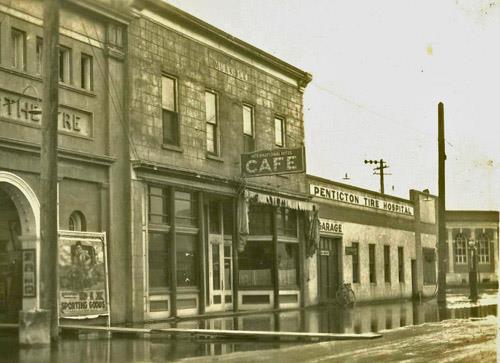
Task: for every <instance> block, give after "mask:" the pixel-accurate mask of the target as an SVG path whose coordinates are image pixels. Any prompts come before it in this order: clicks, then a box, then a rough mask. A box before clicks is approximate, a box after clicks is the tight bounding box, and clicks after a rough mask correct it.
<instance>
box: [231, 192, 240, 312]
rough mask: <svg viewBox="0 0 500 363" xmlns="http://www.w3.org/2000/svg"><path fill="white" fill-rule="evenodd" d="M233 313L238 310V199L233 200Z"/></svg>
mask: <svg viewBox="0 0 500 363" xmlns="http://www.w3.org/2000/svg"><path fill="white" fill-rule="evenodd" d="M233 217H234V218H233V311H235V312H236V311H238V310H239V300H238V299H239V296H238V295H239V281H240V274H239V262H238V244H239V240H240V232H239V229H238V221H239V212H238V197H237V196H236V197H235V198H233Z"/></svg>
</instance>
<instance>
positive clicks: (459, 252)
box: [455, 233, 467, 263]
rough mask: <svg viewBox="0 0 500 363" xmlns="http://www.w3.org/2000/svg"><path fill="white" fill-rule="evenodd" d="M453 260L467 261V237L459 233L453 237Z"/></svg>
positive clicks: (458, 261)
mask: <svg viewBox="0 0 500 363" xmlns="http://www.w3.org/2000/svg"><path fill="white" fill-rule="evenodd" d="M455 262H456V263H467V239H466V238H465V236H464V235H463V234H461V233H459V234H458V235H457V236H456V239H455Z"/></svg>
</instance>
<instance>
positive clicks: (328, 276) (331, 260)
mask: <svg viewBox="0 0 500 363" xmlns="http://www.w3.org/2000/svg"><path fill="white" fill-rule="evenodd" d="M341 246H342V239H341V238H330V237H328V238H327V237H322V238H321V239H320V242H319V251H318V265H319V282H318V283H319V300H320V303H328V302H333V301H334V300H335V294H336V292H337V287H338V285H339V284H340V282H341V281H342V275H341V269H340V266H341V265H342V264H341Z"/></svg>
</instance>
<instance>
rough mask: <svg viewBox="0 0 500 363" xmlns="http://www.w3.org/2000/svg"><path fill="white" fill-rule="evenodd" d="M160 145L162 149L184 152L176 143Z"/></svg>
mask: <svg viewBox="0 0 500 363" xmlns="http://www.w3.org/2000/svg"><path fill="white" fill-rule="evenodd" d="M161 147H162V149H165V150H170V151H176V152H178V153H182V152H184V150H183V149H182V148H181V147H180V146H177V145H170V144H162V145H161Z"/></svg>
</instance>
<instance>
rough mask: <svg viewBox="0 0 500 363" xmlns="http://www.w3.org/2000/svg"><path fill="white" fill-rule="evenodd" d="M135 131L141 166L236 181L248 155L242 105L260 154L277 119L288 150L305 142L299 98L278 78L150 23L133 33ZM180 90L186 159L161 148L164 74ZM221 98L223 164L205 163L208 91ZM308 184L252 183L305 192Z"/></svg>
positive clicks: (142, 22) (140, 23)
mask: <svg viewBox="0 0 500 363" xmlns="http://www.w3.org/2000/svg"><path fill="white" fill-rule="evenodd" d="M129 42H130V49H129V52H130V53H129V54H130V77H129V78H130V82H131V86H132V94H131V102H130V123H131V134H132V139H133V144H134V148H135V150H136V151H137V154H138V157H139V158H140V159H142V160H147V161H150V162H156V163H159V164H164V165H167V166H172V167H180V168H183V169H189V170H194V171H197V172H203V173H208V174H213V175H217V176H221V177H224V178H230V179H232V178H233V177H235V176H238V175H239V174H240V165H239V160H240V154H241V153H242V152H243V120H242V104H243V103H246V104H249V105H251V106H254V107H255V118H254V119H255V133H256V140H255V142H256V145H255V146H256V149H257V150H258V149H270V148H274V116H275V115H278V116H281V117H284V118H285V119H286V130H287V133H286V146H287V147H298V146H301V145H302V142H303V139H304V132H303V123H302V112H303V109H302V93H300V92H299V90H298V88H297V87H296V86H292V85H290V84H288V83H286V82H284V81H282V80H280V79H278V78H276V77H274V76H273V75H270V74H268V73H265V72H264V71H262V70H260V69H258V68H256V67H254V66H252V65H249V64H247V63H244V62H243V61H241V60H239V59H236V58H234V57H231V56H229V55H227V54H226V53H223V52H221V51H219V50H216V49H214V48H211V47H209V46H207V45H205V44H202V43H201V42H198V41H196V40H194V39H191V38H188V37H187V36H185V35H183V34H180V33H178V32H177V31H173V30H171V29H169V28H167V27H165V26H163V25H160V24H158V23H156V22H153V21H151V20H149V19H146V18H140V19H137V20H134V21H133V22H132V24H131V26H130V28H129ZM162 72H163V73H165V74H168V75H171V76H173V77H175V78H176V79H177V82H178V112H179V115H180V124H181V126H180V128H181V130H180V135H181V137H180V144H181V149H182V151H181V152H179V151H173V150H169V149H165V148H162V117H161V74H162ZM206 89H210V90H213V91H215V92H216V93H217V94H218V98H219V125H220V126H219V132H220V143H221V147H220V159H221V160H213V159H209V158H207V156H206V128H205V99H204V97H205V90H206ZM304 180H305V177H304V176H302V175H301V176H289V177H285V178H283V177H260V178H257V179H255V178H254V179H253V180H252V181H253V182H256V183H264V184H266V185H267V184H271V185H273V186H275V187H276V186H278V185H279V186H283V187H285V188H286V189H289V190H301V191H304V190H305V189H304V186H305V183H304Z"/></svg>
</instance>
